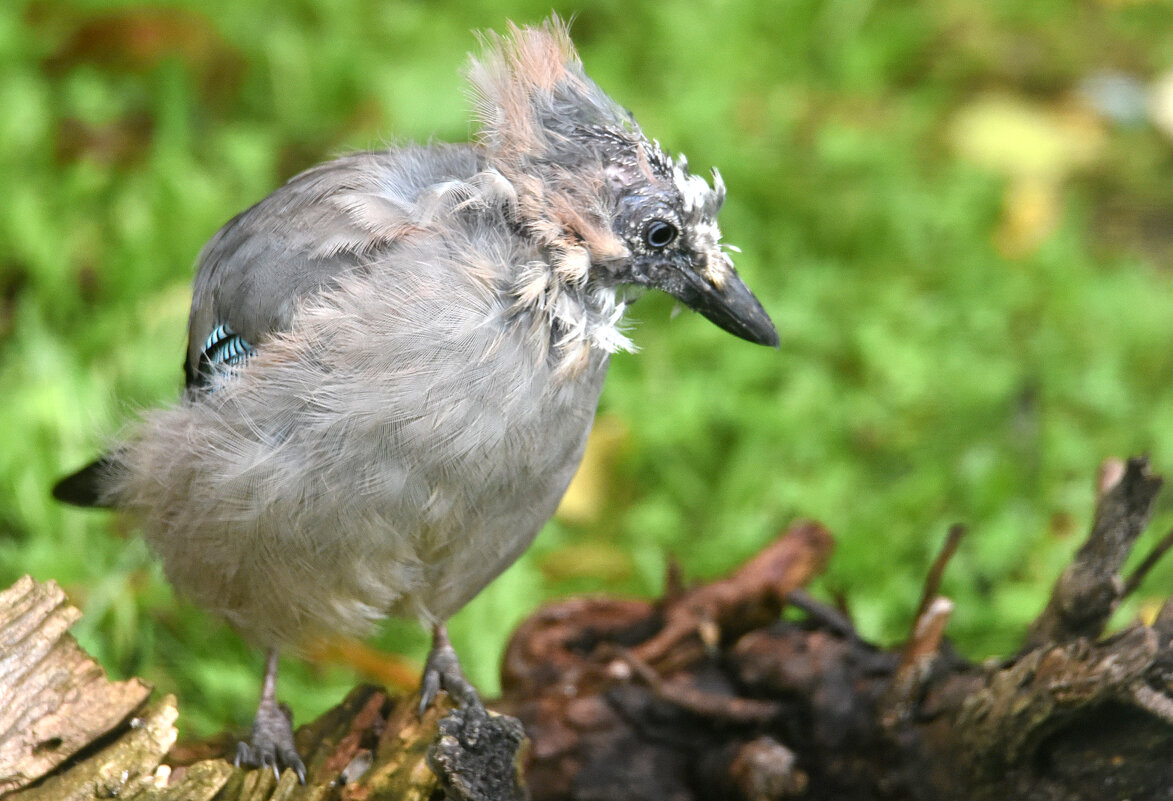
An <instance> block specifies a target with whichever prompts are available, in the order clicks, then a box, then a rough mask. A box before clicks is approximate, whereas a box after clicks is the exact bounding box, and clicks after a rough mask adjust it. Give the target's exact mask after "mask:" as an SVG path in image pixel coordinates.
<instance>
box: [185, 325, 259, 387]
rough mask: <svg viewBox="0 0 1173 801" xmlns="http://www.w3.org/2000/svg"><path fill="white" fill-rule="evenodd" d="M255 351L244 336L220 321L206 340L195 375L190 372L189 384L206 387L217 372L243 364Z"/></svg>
mask: <svg viewBox="0 0 1173 801" xmlns="http://www.w3.org/2000/svg"><path fill="white" fill-rule="evenodd" d="M254 353H256V349H255V348H254V347H253V346H252V345H250V344H249V343H248V342H247V341H246V340H245V339H244V337H242V336H241V335H240V334H238V333H236V332H235V331H233V330H232V328H231V327H230V326H228V325H226V324H225V323H220V324H219V325H217V326H216V327H215V328H213V329H212V333H210V334H208V338H207V339H205V340H204V345H203V347H202V348H201V349H200V361H199V366H198V368H197V369H196V371H195V373H194V375H193V374H191V373H189V374H188V386H189V387H192V386H198V387H206V386H207V385H208V383H209V382H210V380H211V378H212V376H213V375H214V374H215V373H217V372H219V371H221V370H227V369H231V368H233V367H236V366H238V365H240V364H243V363H244V362H245V361H246V360H247V359H248V358H249V357H250V356H252V355H253V354H254Z"/></svg>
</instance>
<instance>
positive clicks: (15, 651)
mask: <svg viewBox="0 0 1173 801" xmlns="http://www.w3.org/2000/svg"><path fill="white" fill-rule="evenodd" d="M80 614H81V613H80V612H78V610H77V608H76V607H73V606H70V605H69V604H68V603H67V602H66V600H65V593H64V592H62V591H61V588H60V587H58V586H57V585H56V584H54V583H53V582H49V583H47V584H39V583H37V582H35V581H33V580H32V579H31V578H29V577H28V576H25V577H23V578H21V579H19V580H18V581H17V582H16V583H15V584H13V585H12V586H11V587H9V588H8V589H7V590H5V591H3V592H0V795H3V794H4V793H5V792H7V791H11V790H14V789H17V788H20V787H24V786H27V785H28V784H30V783H31V782H33V781H35V780H36V779H38V778H40V777H41V776H44V775H45V774H47V773H49V772H50V771H51V770H53V769H54V768H56V767H57V766H58V765H60V764H61V763H63V762H64V761H65V760H67V759H69V758H70V757H73V756H74V755H75V754H77V753H78V752H79V751H81V750H82V749H83V748H86V747H87V746H89V745H90V744H91V743H93V742H94V741H95V740H99V739H101V738H103V737H105V736H106V735H108V734H109V733H110V732H111V731H113V730H114V729H115V728H117V727H119V726H121V725H123V724H125V723H126V722H127V721H128V720H130V718H131V716H132V715H134V713H135V712H136V711H137V710H138V709H139V708H140V707H142V705H143V703H144V702H145V701H146V700H147V696H148V695H149V694H150V688H149V687H148V686H147V685H145V684H143V683H142V682H140V681H139V680H138V679H131V680H130V681H117V682H112V681H110V680H108V679H107V678H106V674H105V671H103V670H102V668H101V667H100V666H99V665H98V664H97V663H96V662H94V660H92V659H90V658H89V657H88V656H86V654H85V652H83V651H82V650H81V648H79V647H78V645H77V642H76V641H75V640H74V639H73V637H72V636H70V634H69V633H68V629H69V627H70V626H72V625H73V623H74V622H75V621H76V620H77V618H78V617H79V616H80Z"/></svg>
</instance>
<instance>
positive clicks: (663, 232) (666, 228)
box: [644, 220, 676, 250]
mask: <svg viewBox="0 0 1173 801" xmlns="http://www.w3.org/2000/svg"><path fill="white" fill-rule="evenodd" d="M674 239H676V226H675V225H673V224H672V223H669V222H664V221H663V220H652V221H651V222H650V223H648V227H647V228H645V229H644V241H645V242H647V243H648V245H649V247H653V248H656V249H657V250H659V249H660V248H666V247H668V246H669V245H671V244H672V240H674Z"/></svg>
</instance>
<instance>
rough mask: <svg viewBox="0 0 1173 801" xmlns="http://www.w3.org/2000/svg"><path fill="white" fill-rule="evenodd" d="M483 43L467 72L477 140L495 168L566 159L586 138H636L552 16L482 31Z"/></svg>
mask: <svg viewBox="0 0 1173 801" xmlns="http://www.w3.org/2000/svg"><path fill="white" fill-rule="evenodd" d="M481 42H482V46H483V52H482V53H481V55H480V56H479V57H478V56H474V57H473V58H472V59H471V61H470V63H469V67H468V79H469V83H470V85H471V94H472V99H473V112H474V114H475V116H476V119H477V121H478V123H479V125H480V134H479V139H480V142H481V144H482V146H483V147H484V148H485V150H486V151H487V153H488V154H489V155H490V157H491V158H492V159H493V160H494V162H496V166H498V168H499V169H502V168H503V169H505V170H509V168H511V167H512V168H514V169H516V168H520V167H522V166H523V165H524V164H527V163H528V164H533V163H535V162H538V163H540V162H547V163H551V162H561V163H563V164H564V165H565V164H566V160H567V158H568V157H573V156H574V155H576V154H577V155H578V156H579V157H580V158H581V156H582V155H584V154H583V153H582V147H581V143H582V142H583V140H584V139H593V140H594V141H595V142H597V143H598V144H600V145H602V144H604V143H607V142H611V143H615V142H616V140H617V139H618V140H620V141H622V142H623V143H624V144H627V145H630V144H632V143H634V142H636V141H638V140H639V138H640V136H639V132H638V130H639V129H638V126H636V125H635V122H634V120H632V118H631V115H630V114H629V113H628V112H627V111H625V110H624V109H623V108H622V107H621V106H619V105H618V104H617V103H615V101H613V100H611V98H609V97H607V95H606V94H605V93H604V92H603V90H602V89H600V88H599V87H598V86H597V85H596V84H595V82H594V81H592V80H591V79H590V78H588V77H587V76H586V73H585V72H584V71H583V66H582V61H581V60H580V59H579V57H578V52H577V51H576V50H575V48H574V43H573V42H571V40H570V33H569V29H568V27H567V24H566V23H565V22H564V21H563V20H562V19H560V18H559V17H558V16H557V15H553V16H551V17H550V18H549V19H547V20H545V21H544V22H542V23H541V24H540V25H537V26H533V27H529V26H526V27H522V26H518V25H516V24H514V23H512V22H511V23H509V27H508V29H507V32H506V35H501V34H498V33H493V32H488V33H485V34H482V36H481ZM588 135H589V136H588ZM571 142H577V143H578V146H576V147H571V146H569V145H570V144H571Z"/></svg>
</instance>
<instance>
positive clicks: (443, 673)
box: [419, 625, 486, 718]
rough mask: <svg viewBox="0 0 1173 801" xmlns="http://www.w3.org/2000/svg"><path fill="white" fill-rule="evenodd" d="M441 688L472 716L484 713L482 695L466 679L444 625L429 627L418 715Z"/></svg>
mask: <svg viewBox="0 0 1173 801" xmlns="http://www.w3.org/2000/svg"><path fill="white" fill-rule="evenodd" d="M440 690H444V692H446V693H448V695H450V696H451V697H452V700H453V701H455V702H456V703H457V705H458V706H459V707H460V708H461V709H463V710H468V711H470V712H472V713H473V716H475V717H477V718H483V717H484V716H485V714H486V713H485V705H484V704H483V703H481V697H480V696H479V695H477V691H476V688H475V687H473V686H472V682H470V681H469V680H468V679H467V678H465V676H464V671H463V670H462V669H461V668H460V660H459V659H458V658H457V657H456V651H455V650H454V649H453V648H452V643H451V642H449V641H448V631H447V629H446V628H445V627H444V626H443V625H439V626H436V627H435V628H434V629H433V630H432V650H431V651H429V652H428V660H427V662H425V663H424V675H423V679H421V681H420V707H419V714H420V717H423V714H424V713H425V712H427V711H428V707H430V706H431V705H432V702H433V701H435V700H436V693H438V692H439V691H440Z"/></svg>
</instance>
